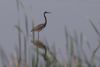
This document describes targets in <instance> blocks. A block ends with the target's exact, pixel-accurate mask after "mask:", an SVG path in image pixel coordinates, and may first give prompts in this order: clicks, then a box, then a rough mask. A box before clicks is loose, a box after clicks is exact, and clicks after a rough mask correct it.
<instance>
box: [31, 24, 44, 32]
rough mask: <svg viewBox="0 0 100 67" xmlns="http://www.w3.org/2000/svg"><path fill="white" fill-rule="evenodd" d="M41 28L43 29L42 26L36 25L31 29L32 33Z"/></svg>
mask: <svg viewBox="0 0 100 67" xmlns="http://www.w3.org/2000/svg"><path fill="white" fill-rule="evenodd" d="M43 27H44V24H39V25H37V26H36V27H34V28H33V29H32V31H38V30H41V29H42V28H43Z"/></svg>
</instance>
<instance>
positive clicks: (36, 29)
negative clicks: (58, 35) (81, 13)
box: [31, 11, 51, 39]
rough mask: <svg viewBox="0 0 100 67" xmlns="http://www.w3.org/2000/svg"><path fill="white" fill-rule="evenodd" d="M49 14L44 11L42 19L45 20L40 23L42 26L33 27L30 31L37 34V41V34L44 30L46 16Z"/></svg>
mask: <svg viewBox="0 0 100 67" xmlns="http://www.w3.org/2000/svg"><path fill="white" fill-rule="evenodd" d="M50 13H51V12H47V11H45V12H44V13H43V15H44V18H45V22H44V23H42V24H39V25H37V26H36V27H33V28H32V30H31V32H35V31H36V32H38V39H39V32H40V31H41V30H42V29H44V28H45V27H46V25H47V18H46V14H50Z"/></svg>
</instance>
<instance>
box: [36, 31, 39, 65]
mask: <svg viewBox="0 0 100 67" xmlns="http://www.w3.org/2000/svg"><path fill="white" fill-rule="evenodd" d="M38 40H39V32H38ZM38 63H39V49H38V47H37V58H36V67H38Z"/></svg>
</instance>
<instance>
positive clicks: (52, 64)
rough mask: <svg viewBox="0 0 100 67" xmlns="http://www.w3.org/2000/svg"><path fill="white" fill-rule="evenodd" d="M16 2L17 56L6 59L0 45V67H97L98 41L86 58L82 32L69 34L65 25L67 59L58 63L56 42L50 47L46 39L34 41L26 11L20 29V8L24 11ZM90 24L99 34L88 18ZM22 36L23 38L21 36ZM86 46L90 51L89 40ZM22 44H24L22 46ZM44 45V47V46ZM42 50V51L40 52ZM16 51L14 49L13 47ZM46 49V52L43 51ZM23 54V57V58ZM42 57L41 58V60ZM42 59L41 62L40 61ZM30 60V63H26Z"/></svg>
mask: <svg viewBox="0 0 100 67" xmlns="http://www.w3.org/2000/svg"><path fill="white" fill-rule="evenodd" d="M16 4H17V10H18V25H16V29H17V30H18V35H17V36H18V43H17V46H18V47H16V48H18V49H17V52H18V53H17V52H16V56H17V57H18V58H15V60H16V62H13V61H15V60H14V59H13V60H11V59H10V60H8V59H9V58H8V57H7V55H6V54H5V52H4V50H3V48H2V47H1V46H0V59H1V62H2V67H99V66H97V59H96V58H99V57H98V56H96V53H97V51H98V50H99V48H100V41H99V40H98V46H97V47H96V48H95V49H94V50H93V52H92V55H89V57H90V59H88V56H87V53H86V52H85V50H84V48H83V45H84V39H83V38H84V34H83V33H80V35H78V34H77V32H76V31H75V32H74V35H71V34H70V32H69V31H68V30H67V28H66V26H65V37H66V45H65V46H66V54H67V56H66V57H67V59H65V60H66V61H67V62H65V64H63V63H60V61H59V59H58V58H57V51H56V49H57V48H56V46H55V45H56V44H55V43H54V44H53V46H52V48H50V47H49V46H48V42H47V40H46V43H44V42H40V41H42V40H40V41H38V43H35V41H36V40H35V32H31V31H29V23H30V22H29V21H28V20H29V18H28V14H27V12H23V13H24V21H25V22H24V23H23V24H25V30H23V29H21V25H20V24H21V23H20V20H21V18H20V14H19V13H20V10H21V9H22V10H23V11H25V7H24V4H23V3H22V2H21V1H20V0H16ZM89 21H90V24H91V26H92V27H93V29H94V31H95V32H96V33H97V35H98V36H100V32H99V30H98V29H97V27H96V26H95V25H94V23H93V22H92V20H89ZM32 27H34V22H33V20H32ZM30 33H32V34H31V35H32V36H31V41H33V42H32V43H30V42H31V41H30V39H29V37H30V35H29V34H30ZM22 37H23V38H22ZM31 44H32V47H33V48H31V49H29V50H31V53H32V54H30V55H32V56H31V60H30V59H29V57H28V56H29V55H28V54H29V53H27V52H29V51H28V46H30V45H31ZM85 44H86V45H87V47H88V50H90V52H91V47H90V46H91V44H90V43H89V41H87V42H86V43H85ZM23 45H24V46H23ZM30 47H31V46H30ZM44 47H45V48H44ZM22 48H24V51H22ZM41 50H43V51H44V52H41ZM15 51H16V49H15ZM45 51H46V53H45ZM23 55H24V59H23ZM41 58H42V60H41ZM9 61H12V62H13V64H12V65H11V64H10V62H9ZM40 61H42V63H41V62H40ZM28 62H30V63H28Z"/></svg>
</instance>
